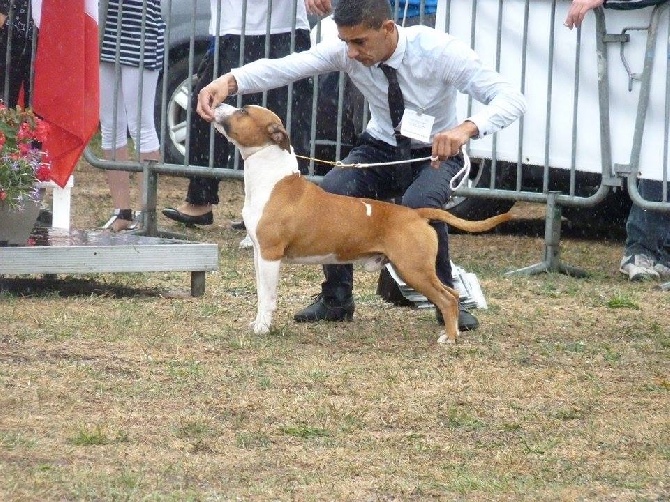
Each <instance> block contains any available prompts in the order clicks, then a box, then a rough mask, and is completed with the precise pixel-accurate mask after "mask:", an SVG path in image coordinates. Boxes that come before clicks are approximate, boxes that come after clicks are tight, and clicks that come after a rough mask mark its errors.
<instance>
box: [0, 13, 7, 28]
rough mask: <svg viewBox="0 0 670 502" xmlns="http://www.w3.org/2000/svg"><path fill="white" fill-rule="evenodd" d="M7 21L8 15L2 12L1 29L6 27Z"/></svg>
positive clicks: (0, 18) (0, 15)
mask: <svg viewBox="0 0 670 502" xmlns="http://www.w3.org/2000/svg"><path fill="white" fill-rule="evenodd" d="M5 21H7V16H6V15H4V14H3V13H2V12H0V29H2V28H4V27H5Z"/></svg>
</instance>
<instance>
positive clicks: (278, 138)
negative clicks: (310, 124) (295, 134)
mask: <svg viewBox="0 0 670 502" xmlns="http://www.w3.org/2000/svg"><path fill="white" fill-rule="evenodd" d="M268 133H269V135H270V138H272V141H274V142H275V143H276V144H277V145H279V147H280V148H281V149H282V150H286V151H287V152H289V153H291V141H290V140H289V138H288V133H287V132H286V129H284V127H283V126H282V125H281V124H270V125H269V126H268Z"/></svg>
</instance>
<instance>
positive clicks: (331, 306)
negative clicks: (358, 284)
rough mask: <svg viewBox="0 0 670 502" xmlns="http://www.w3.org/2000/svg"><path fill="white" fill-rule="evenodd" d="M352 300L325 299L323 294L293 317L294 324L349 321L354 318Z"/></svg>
mask: <svg viewBox="0 0 670 502" xmlns="http://www.w3.org/2000/svg"><path fill="white" fill-rule="evenodd" d="M354 309H355V306H354V299H353V298H351V297H349V298H348V299H347V300H343V301H340V300H336V299H326V298H325V297H324V296H323V294H320V295H318V296H317V297H316V300H315V301H314V303H312V304H311V305H309V306H307V307H305V308H304V309H302V310H301V311H300V312H298V313H297V314H295V315H294V316H293V320H294V321H296V322H316V321H333V322H339V321H351V320H352V319H353V317H354Z"/></svg>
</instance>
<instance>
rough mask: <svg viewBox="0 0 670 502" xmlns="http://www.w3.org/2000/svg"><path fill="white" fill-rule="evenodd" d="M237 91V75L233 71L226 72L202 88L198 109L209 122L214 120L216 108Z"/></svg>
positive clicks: (199, 94)
mask: <svg viewBox="0 0 670 502" xmlns="http://www.w3.org/2000/svg"><path fill="white" fill-rule="evenodd" d="M235 92H237V82H236V81H235V77H233V74H232V73H226V74H225V75H222V76H220V77H219V78H217V79H216V80H213V81H212V82H210V83H209V84H207V85H206V86H205V87H203V88H202V89H201V90H200V92H199V93H198V106H197V107H196V111H197V112H198V114H199V115H200V116H201V117H202V118H203V119H205V120H206V121H207V122H212V121H213V120H214V118H215V116H214V108H216V107H217V106H218V105H220V104H221V103H223V102H224V101H225V99H226V98H227V97H228V96H229V95H231V94H234V93H235Z"/></svg>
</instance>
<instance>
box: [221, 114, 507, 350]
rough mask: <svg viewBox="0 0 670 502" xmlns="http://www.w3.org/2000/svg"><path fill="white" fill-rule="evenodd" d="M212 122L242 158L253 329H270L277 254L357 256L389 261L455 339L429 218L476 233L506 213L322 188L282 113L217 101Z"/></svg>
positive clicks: (373, 264)
mask: <svg viewBox="0 0 670 502" xmlns="http://www.w3.org/2000/svg"><path fill="white" fill-rule="evenodd" d="M215 127H216V128H217V129H218V130H219V131H220V132H222V133H223V134H224V135H225V136H226V137H227V138H228V140H229V141H231V142H232V143H233V144H234V145H235V146H237V148H239V150H240V153H241V155H242V158H243V159H244V208H243V210H242V217H243V218H244V223H245V225H246V227H247V232H248V233H249V236H250V237H251V240H252V242H253V245H254V266H255V270H256V288H257V291H258V311H257V314H256V319H255V320H254V321H253V322H252V323H251V326H252V327H253V330H254V332H256V333H258V334H263V333H267V332H268V331H269V330H270V325H271V323H272V314H273V312H274V311H275V310H276V308H277V284H278V282H279V267H280V264H281V262H282V261H286V262H289V263H312V264H317V263H320V264H335V263H362V264H363V265H364V267H365V269H366V270H368V271H374V270H379V269H380V268H381V266H382V265H383V264H384V263H385V262H386V260H388V261H390V262H391V263H393V265H394V267H395V269H396V270H397V271H398V273H399V274H400V275H401V276H402V277H403V279H404V280H405V281H406V282H407V284H409V285H410V286H412V287H413V288H414V289H416V290H417V291H418V292H420V293H422V294H423V295H424V296H425V297H426V298H428V299H429V300H430V301H431V302H433V303H434V304H435V306H436V307H437V308H439V309H440V310H441V312H442V315H443V317H444V320H445V330H446V334H444V333H442V334H441V336H440V338H439V340H438V341H439V342H441V343H446V342H450V343H453V342H456V339H457V336H458V297H459V295H458V292H456V291H455V290H453V289H451V288H449V287H446V286H444V285H443V284H442V282H441V281H440V280H439V279H438V278H437V275H436V273H435V257H436V255H437V236H436V234H435V231H434V230H433V228H432V227H431V226H430V225H429V224H428V221H429V220H440V221H444V222H446V223H448V224H449V225H453V226H455V227H457V228H460V229H462V230H466V231H469V232H483V231H486V230H489V229H491V228H493V227H494V226H496V225H498V224H499V223H502V222H504V221H508V220H509V219H510V216H509V214H503V215H499V216H495V217H493V218H489V219H487V220H483V221H477V222H472V221H466V220H462V219H460V218H457V217H456V216H453V215H451V214H449V213H448V212H446V211H442V210H439V209H410V208H407V207H404V206H400V205H396V204H391V203H388V202H381V201H377V200H371V199H359V198H354V197H345V196H343V195H334V194H331V193H327V192H325V191H324V190H323V189H322V188H320V187H319V186H317V185H316V184H314V183H311V182H310V181H308V180H306V179H305V178H303V177H301V176H300V172H299V171H298V162H297V159H296V157H295V154H294V153H293V149H292V148H291V144H290V142H289V137H288V134H287V132H286V130H285V129H284V126H283V125H282V122H281V120H280V119H279V117H277V115H275V114H274V113H273V112H271V111H270V110H268V109H266V108H262V107H260V106H245V107H243V108H240V109H238V108H235V107H233V106H230V105H227V104H222V105H219V106H218V107H217V108H216V120H215Z"/></svg>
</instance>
